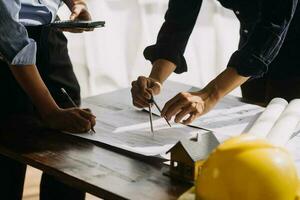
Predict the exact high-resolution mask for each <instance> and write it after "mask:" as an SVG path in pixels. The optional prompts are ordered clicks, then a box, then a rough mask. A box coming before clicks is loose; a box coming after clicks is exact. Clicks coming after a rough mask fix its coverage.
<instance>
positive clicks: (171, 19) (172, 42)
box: [144, 0, 202, 73]
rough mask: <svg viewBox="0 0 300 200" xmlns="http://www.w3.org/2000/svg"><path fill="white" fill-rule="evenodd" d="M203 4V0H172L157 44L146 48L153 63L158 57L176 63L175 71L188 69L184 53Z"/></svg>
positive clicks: (180, 71) (145, 52) (148, 57)
mask: <svg viewBox="0 0 300 200" xmlns="http://www.w3.org/2000/svg"><path fill="white" fill-rule="evenodd" d="M201 4H202V0H170V1H169V7H168V10H167V13H166V15H165V22H164V23H163V25H162V27H161V29H160V31H159V34H158V37H157V41H156V44H155V45H152V46H149V47H147V48H146V49H145V51H144V56H145V58H146V59H147V60H150V61H151V62H152V63H153V62H154V61H156V60H158V59H166V60H169V61H170V62H172V63H174V64H175V65H176V69H175V73H182V72H185V71H187V64H186V61H185V58H184V55H183V54H184V51H185V48H186V45H187V42H188V40H189V37H190V35H191V33H192V30H193V28H194V26H195V23H196V20H197V17H198V14H199V11H200V7H201Z"/></svg>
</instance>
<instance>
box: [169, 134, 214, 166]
mask: <svg viewBox="0 0 300 200" xmlns="http://www.w3.org/2000/svg"><path fill="white" fill-rule="evenodd" d="M218 145H219V141H218V140H217V138H216V137H215V136H214V135H213V134H212V133H210V132H208V133H204V134H201V135H199V136H198V141H197V142H195V141H191V140H185V139H184V140H180V141H179V142H177V143H176V144H175V145H174V146H173V147H172V148H171V149H170V150H169V151H168V152H167V153H169V152H171V151H172V150H173V149H174V148H179V147H180V146H181V147H182V148H183V149H184V150H185V151H186V153H187V154H188V155H189V157H190V158H191V159H192V160H193V161H194V162H195V161H198V160H204V159H206V158H207V157H208V155H209V154H210V153H211V152H212V150H214V149H215V148H216V147H217V146H218Z"/></svg>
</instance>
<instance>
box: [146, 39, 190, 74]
mask: <svg viewBox="0 0 300 200" xmlns="http://www.w3.org/2000/svg"><path fill="white" fill-rule="evenodd" d="M168 49H169V48H168V47H165V48H164V47H160V48H159V47H157V46H156V45H152V46H149V47H147V48H146V49H145V50H144V57H145V58H146V59H147V60H150V62H151V63H153V62H155V61H156V60H158V59H166V60H168V61H170V62H172V63H174V64H175V65H176V69H175V71H174V72H175V73H176V74H181V73H183V72H186V71H187V64H186V60H185V58H184V56H183V55H182V54H180V53H176V52H172V51H169V50H168Z"/></svg>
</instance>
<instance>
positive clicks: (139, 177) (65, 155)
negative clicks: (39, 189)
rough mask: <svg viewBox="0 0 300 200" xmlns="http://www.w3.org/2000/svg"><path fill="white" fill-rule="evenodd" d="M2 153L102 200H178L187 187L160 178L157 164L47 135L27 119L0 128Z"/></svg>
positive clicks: (59, 135)
mask: <svg viewBox="0 0 300 200" xmlns="http://www.w3.org/2000/svg"><path fill="white" fill-rule="evenodd" d="M0 153H1V154H4V155H6V156H9V157H11V158H13V159H16V160H19V161H21V162H23V163H25V164H28V165H31V166H33V167H35V168H37V169H40V170H42V171H44V172H46V173H49V174H51V175H54V176H56V177H58V178H59V179H60V180H61V181H63V182H64V183H66V184H69V185H71V186H74V187H77V188H79V189H81V190H83V191H85V192H88V193H91V194H93V195H95V196H98V197H100V198H103V199H114V200H117V199H137V200H148V199H149V200H150V199H151V200H153V199H155V200H160V199H163V200H168V199H177V198H178V197H179V196H180V194H182V193H183V192H184V191H186V190H187V189H188V188H189V187H190V185H187V184H183V183H180V182H175V181H172V180H170V178H169V177H166V176H164V175H163V174H162V171H163V167H164V166H163V164H162V162H161V161H158V160H151V159H141V158H140V157H137V156H134V155H132V154H122V153H121V151H117V150H116V149H112V148H109V147H108V146H105V145H100V144H97V145H96V144H94V143H91V142H88V141H85V140H82V139H80V138H77V137H74V136H70V135H66V134H63V133H60V132H57V131H50V130H46V129H44V128H42V127H40V126H39V123H38V122H37V120H36V119H35V118H33V117H29V116H18V117H13V118H11V119H8V121H6V122H5V123H4V124H2V125H1V130H0Z"/></svg>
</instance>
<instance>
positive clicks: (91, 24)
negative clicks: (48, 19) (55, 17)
mask: <svg viewBox="0 0 300 200" xmlns="http://www.w3.org/2000/svg"><path fill="white" fill-rule="evenodd" d="M51 26H52V27H56V28H68V29H70V28H82V29H86V28H101V27H104V26H105V21H82V20H75V21H74V20H62V21H54V22H52V23H51Z"/></svg>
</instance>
